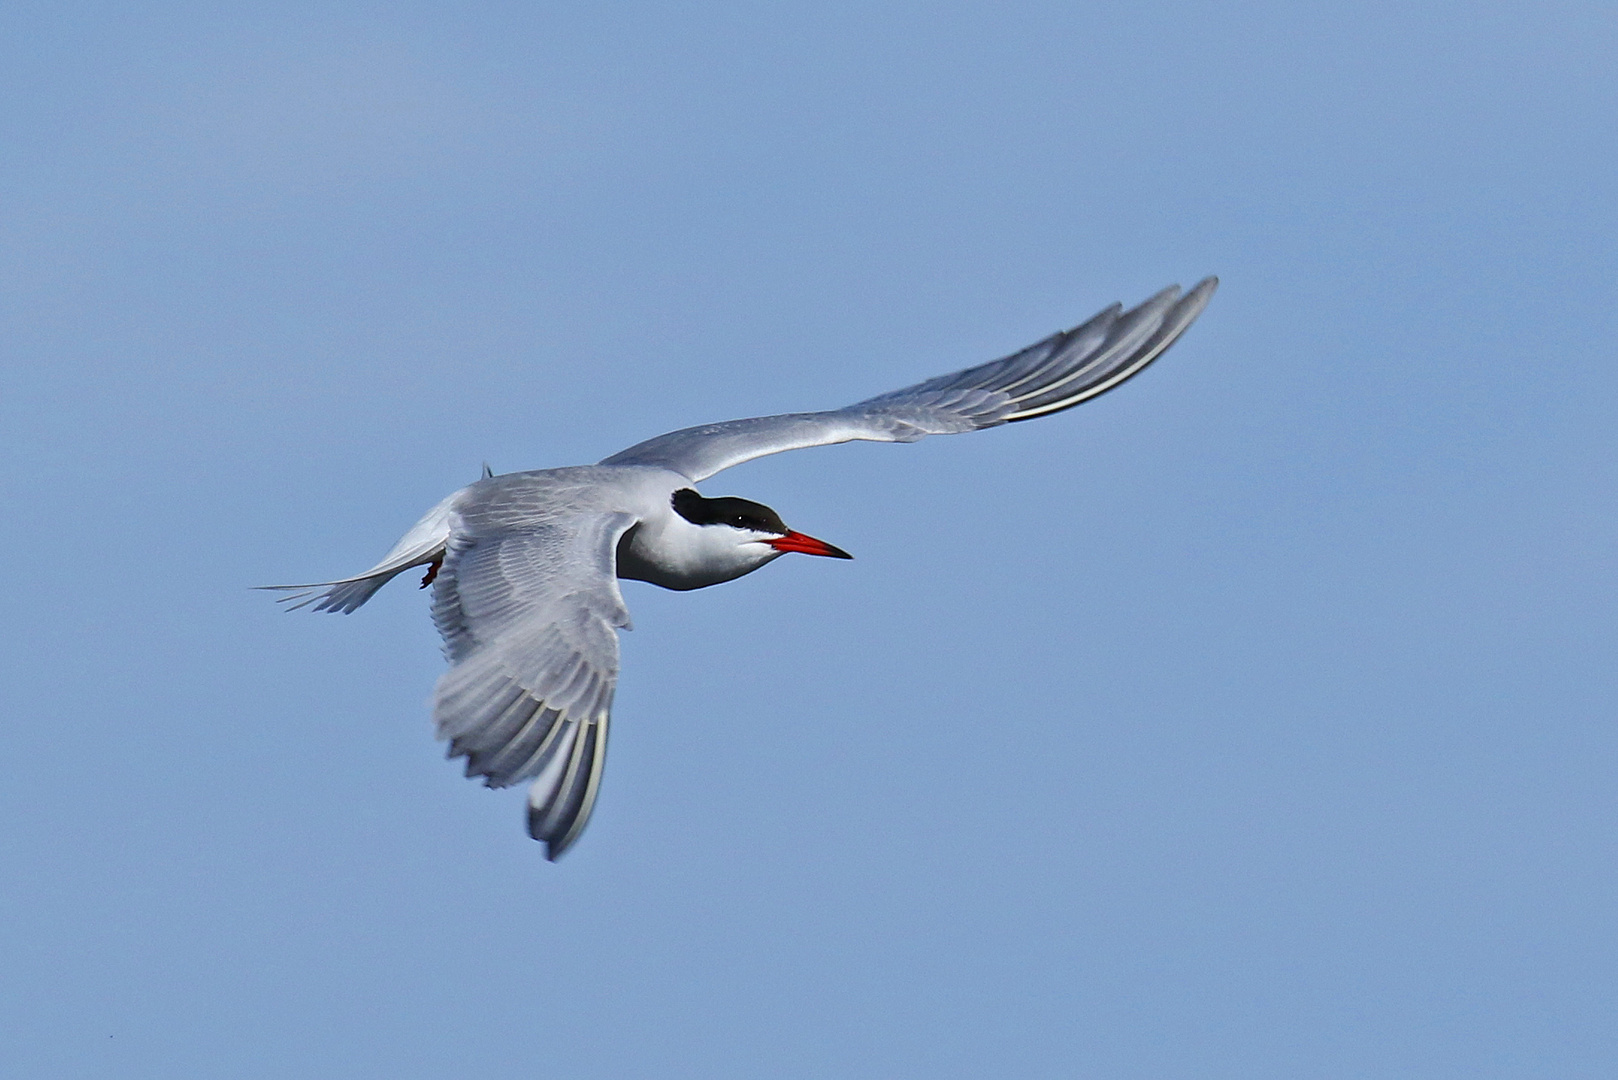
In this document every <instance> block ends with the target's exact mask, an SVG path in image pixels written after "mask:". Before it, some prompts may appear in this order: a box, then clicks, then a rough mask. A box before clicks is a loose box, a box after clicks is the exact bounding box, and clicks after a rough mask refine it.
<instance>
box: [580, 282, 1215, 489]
mask: <svg viewBox="0 0 1618 1080" xmlns="http://www.w3.org/2000/svg"><path fill="white" fill-rule="evenodd" d="M1218 284H1219V282H1218V279H1216V278H1207V279H1205V280H1204V281H1202V282H1200V283H1199V284H1198V285H1197V286H1196V287H1195V288H1194V289H1192V290H1191V291H1190V292H1188V293H1186V294H1185V295H1184V296H1181V295H1180V289H1179V286H1177V285H1176V286H1172V287H1170V288H1167V289H1164V290H1163V291H1162V292H1160V293H1158V294H1157V295H1156V296H1154V297H1152V298H1151V299H1150V300H1147V301H1146V302H1145V303H1143V304H1141V305H1140V306H1139V307H1136V308H1133V309H1131V310H1129V311H1123V310H1122V307H1121V305H1117V304H1115V305H1113V306H1112V307H1110V308H1108V309H1106V310H1105V311H1103V312H1101V313H1100V314H1098V315H1096V316H1095V317H1094V318H1093V319H1091V320H1090V321H1089V322H1086V323H1084V324H1083V325H1081V326H1076V327H1074V328H1073V329H1072V330H1068V331H1065V332H1062V333H1058V334H1052V335H1051V336H1050V337H1048V338H1046V339H1045V340H1043V341H1041V342H1038V343H1037V344H1034V345H1030V346H1029V347H1028V348H1026V349H1024V350H1022V351H1021V352H1018V353H1013V354H1012V355H1011V356H1007V357H1005V358H1004V359H1001V360H995V361H993V362H992V363H988V364H981V365H979V366H977V367H974V368H967V369H966V370H965V371H958V372H955V373H953V374H950V375H942V376H939V377H938V378H936V379H929V380H927V381H926V382H923V383H917V384H916V385H915V386H908V387H905V388H904V389H903V390H895V391H893V392H892V393H889V394H882V395H880V396H878V397H874V398H870V399H868V400H866V401H861V402H859V403H857V404H854V405H850V406H848V407H847V408H843V409H833V410H830V411H827V412H813V413H785V414H783V415H780V416H759V417H754V418H752V419H750V420H731V421H728V422H726V423H720V424H704V425H701V426H699V427H691V428H684V429H682V430H680V431H671V432H669V433H668V434H666V435H659V436H658V437H657V438H655V439H648V440H646V441H645V442H642V443H637V444H635V445H634V446H631V447H630V448H629V449H627V450H621V451H619V452H618V453H616V454H614V455H612V456H611V457H609V458H607V459H606V460H604V461H603V462H601V464H603V465H655V466H659V467H661V468H665V469H672V470H673V471H675V472H677V473H680V474H682V475H684V476H688V477H690V478H691V479H692V480H693V481H696V480H705V479H707V478H708V477H710V476H712V475H713V474H714V473H716V472H719V471H720V470H722V469H728V468H730V467H731V466H732V465H740V464H741V463H742V462H744V461H751V460H753V459H754V458H759V457H764V456H766V455H768V454H779V453H781V452H782V451H784V450H798V449H802V448H804V447H810V446H830V445H831V444H833V443H842V442H852V441H854V440H856V439H863V440H868V441H871V442H914V441H915V440H917V439H921V438H925V437H926V436H928V435H946V434H953V433H955V432H961V431H976V430H978V429H980V428H986V427H994V426H996V425H998V424H1008V423H1013V422H1015V421H1018V420H1031V419H1033V418H1034V417H1036V416H1047V415H1049V414H1051V413H1055V412H1061V411H1062V410H1063V409H1071V408H1072V407H1073V406H1075V405H1078V404H1079V403H1080V402H1084V401H1088V400H1090V399H1091V398H1093V397H1095V396H1096V395H1097V394H1103V393H1106V392H1107V391H1108V390H1111V389H1112V388H1113V387H1115V386H1117V385H1119V384H1120V383H1122V382H1123V381H1124V380H1126V379H1128V378H1130V377H1131V376H1133V375H1136V374H1138V373H1139V372H1141V371H1142V370H1144V369H1145V367H1146V366H1147V365H1148V364H1150V363H1151V362H1152V361H1153V360H1155V359H1157V358H1158V356H1160V355H1162V353H1163V350H1164V349H1167V348H1168V347H1169V346H1170V345H1172V344H1174V342H1175V340H1176V339H1177V338H1179V336H1180V335H1181V334H1183V333H1184V332H1185V330H1186V328H1187V327H1188V326H1190V325H1191V323H1192V321H1193V320H1195V319H1196V317H1197V316H1198V315H1199V314H1201V312H1202V309H1203V308H1204V307H1206V306H1207V304H1208V300H1209V299H1210V298H1211V297H1212V296H1213V292H1214V289H1215V288H1216V287H1217V286H1218Z"/></svg>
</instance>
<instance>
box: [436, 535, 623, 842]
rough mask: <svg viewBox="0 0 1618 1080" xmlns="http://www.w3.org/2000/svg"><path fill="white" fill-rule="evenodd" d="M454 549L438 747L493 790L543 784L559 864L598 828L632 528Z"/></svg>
mask: <svg viewBox="0 0 1618 1080" xmlns="http://www.w3.org/2000/svg"><path fill="white" fill-rule="evenodd" d="M466 516H467V517H468V518H471V519H473V522H472V523H473V528H472V529H471V530H470V531H468V532H467V533H466V534H457V535H456V536H454V537H452V538H451V541H450V544H449V549H448V551H447V552H446V555H445V559H444V565H443V569H442V570H441V571H440V572H439V574H438V578H437V580H436V581H435V582H434V585H433V621H434V623H435V624H436V625H437V626H438V629H439V631H440V633H441V634H442V635H443V637H444V651H445V653H446V654H447V655H448V657H449V659H450V661H451V665H452V666H451V667H450V669H449V671H447V672H445V674H444V676H443V677H442V678H441V679H439V681H438V686H437V688H436V690H435V691H434V695H433V719H434V722H435V724H436V725H437V728H438V735H439V738H442V739H448V740H449V743H450V746H449V753H450V756H451V757H465V758H466V773H467V775H468V776H481V777H483V778H484V782H485V783H486V784H488V785H489V786H490V787H506V786H508V785H510V784H514V783H517V782H518V781H521V780H525V779H528V778H529V777H533V778H534V783H533V785H532V788H531V790H530V793H529V832H530V834H531V835H532V836H533V837H534V839H536V840H541V841H544V842H545V844H546V856H547V857H548V858H552V859H554V858H556V857H558V856H559V855H561V854H562V852H563V851H565V850H567V848H568V847H569V846H570V845H571V844H572V843H573V841H574V840H576V839H577V838H578V836H579V833H581V832H582V831H583V829H584V826H585V824H586V823H587V822H588V821H589V818H590V812H591V810H592V808H593V807H594V805H595V797H596V792H597V790H598V787H599V784H600V780H601V770H602V765H603V763H604V762H605V759H606V746H607V724H608V720H609V715H610V712H611V708H612V695H613V688H614V686H615V684H616V681H617V676H618V637H617V633H616V630H617V628H618V627H622V626H627V625H628V623H629V616H628V612H627V611H626V610H625V608H624V605H623V599H622V597H621V596H620V595H619V592H618V583H617V578H616V574H615V566H614V559H615V552H616V548H617V544H618V540H619V538H620V537H621V536H622V535H623V534H624V532H625V530H627V529H628V528H629V527H630V526H631V525H632V524H634V519H633V518H632V517H630V516H629V515H627V514H595V515H578V516H576V517H571V518H565V519H561V520H551V521H546V522H542V523H538V524H533V525H528V526H524V527H518V528H514V529H513V528H506V529H500V530H497V531H494V532H492V533H484V534H482V535H480V534H479V533H478V532H477V531H476V516H477V511H476V508H475V507H474V508H470V509H469V510H468V512H467V515H466Z"/></svg>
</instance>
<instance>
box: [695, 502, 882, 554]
mask: <svg viewBox="0 0 1618 1080" xmlns="http://www.w3.org/2000/svg"><path fill="white" fill-rule="evenodd" d="M671 502H672V504H673V506H674V512H675V513H677V514H679V515H680V516H681V517H682V518H684V519H685V520H687V521H689V522H690V523H691V524H693V525H699V526H701V527H702V528H703V529H704V530H705V531H708V532H709V534H710V535H711V536H712V537H713V538H714V539H715V540H718V541H719V542H721V543H723V544H725V545H726V546H733V547H734V548H735V549H737V550H738V551H741V552H747V553H748V554H750V555H754V556H755V557H756V559H757V563H758V565H763V564H764V563H766V562H769V561H770V560H771V559H775V558H778V557H779V556H781V555H784V554H785V553H787V552H789V551H797V552H802V553H803V554H805V555H825V556H828V557H830V558H833V559H852V558H853V557H854V556H852V555H850V554H849V553H848V552H846V551H844V550H843V549H842V548H837V547H833V546H832V545H830V544H828V543H826V542H825V541H824V540H816V539H815V538H814V537H812V536H806V535H804V534H803V533H801V532H794V531H792V530H791V529H789V528H787V527H786V524H785V523H784V522H783V521H782V520H781V515H780V514H777V513H776V512H775V511H774V510H771V509H770V508H769V507H768V506H765V505H764V504H763V503H756V502H753V501H751V500H749V499H736V498H719V499H708V498H704V497H703V496H701V495H699V494H697V493H696V492H695V491H693V490H692V489H690V488H681V489H680V490H679V491H676V492H675V493H674V496H673V498H672V500H671Z"/></svg>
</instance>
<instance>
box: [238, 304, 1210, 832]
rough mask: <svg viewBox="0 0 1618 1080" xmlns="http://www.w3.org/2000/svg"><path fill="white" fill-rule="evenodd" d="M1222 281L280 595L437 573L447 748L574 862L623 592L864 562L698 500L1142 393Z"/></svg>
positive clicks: (752, 429) (474, 499)
mask: <svg viewBox="0 0 1618 1080" xmlns="http://www.w3.org/2000/svg"><path fill="white" fill-rule="evenodd" d="M1217 285H1218V281H1217V279H1215V278H1211V277H1210V278H1208V279H1206V280H1204V281H1202V282H1201V283H1200V284H1198V285H1197V286H1196V287H1195V288H1193V289H1192V290H1191V291H1190V292H1188V293H1185V294H1184V295H1181V293H1180V289H1179V287H1178V286H1172V287H1170V288H1167V289H1164V290H1163V291H1162V292H1160V293H1158V294H1157V295H1156V296H1153V297H1152V298H1151V299H1149V300H1147V301H1145V302H1144V303H1142V304H1140V305H1139V306H1138V307H1135V308H1132V309H1130V310H1129V311H1124V310H1123V307H1122V305H1121V304H1114V305H1113V306H1112V307H1109V308H1107V309H1106V310H1105V311H1102V312H1101V313H1100V314H1098V315H1096V316H1095V317H1094V318H1092V319H1090V320H1089V321H1088V322H1085V323H1083V324H1082V325H1080V326H1076V327H1074V328H1073V329H1071V330H1066V331H1063V332H1061V333H1056V334H1052V335H1051V336H1050V337H1048V338H1046V339H1044V340H1043V341H1040V342H1038V343H1036V344H1034V345H1030V346H1029V347H1028V348H1026V349H1023V350H1022V351H1021V352H1017V353H1013V354H1012V355H1010V356H1007V357H1005V358H1003V359H1000V360H996V361H993V362H992V363H988V364H982V365H979V366H978V367H973V368H967V369H966V370H965V371H958V372H955V373H954V374H951V375H941V376H939V377H938V378H936V379H929V380H927V381H926V382H922V383H917V384H916V385H914V386H909V387H906V388H905V389H903V390H895V391H893V392H892V393H888V394H881V395H879V396H877V397H873V398H868V399H866V400H865V401H861V402H859V403H858V404H855V405H850V406H848V407H847V408H843V409H833V410H830V411H827V412H808V413H786V414H783V415H780V416H759V417H753V418H752V419H749V420H731V421H728V422H726V423H721V424H705V425H703V426H701V427H692V428H684V429H682V430H680V431H673V432H670V433H668V434H667V435H659V436H658V437H657V438H655V439H648V440H647V441H645V442H643V443H637V444H636V445H634V446H631V447H630V448H629V449H627V450H621V451H619V452H618V453H616V454H613V455H612V456H611V457H609V458H607V459H605V460H604V461H602V462H601V463H600V464H597V465H580V466H575V467H571V468H563V469H539V470H536V471H532V472H515V473H506V474H503V475H500V476H495V475H493V474H492V473H491V472H490V470H489V469H488V467H487V466H485V467H484V476H483V478H482V479H480V480H478V481H477V482H476V483H474V484H470V485H468V486H467V487H464V488H462V489H461V490H459V491H457V492H455V494H453V495H451V496H450V497H449V498H447V499H445V500H444V501H443V502H441V503H439V504H438V505H437V506H435V507H433V508H432V509H431V510H429V511H428V512H427V515H426V516H425V517H423V518H422V519H421V520H420V521H418V522H417V523H416V524H415V526H414V527H412V528H411V529H410V531H409V532H407V533H406V534H405V535H404V538H403V539H401V540H400V541H399V542H398V543H397V544H396V545H394V548H393V550H392V551H390V552H388V554H387V555H386V556H385V557H384V558H383V559H382V561H381V562H379V563H377V564H376V565H375V566H373V567H372V568H371V569H369V570H367V571H366V572H365V573H363V574H360V575H358V576H356V577H350V578H342V579H339V580H337V581H327V582H320V583H318V584H312V585H272V586H267V588H270V589H275V590H279V591H283V592H286V593H288V594H289V595H287V596H285V597H282V602H290V605H291V608H293V609H295V608H301V607H313V609H314V610H315V611H332V612H341V613H344V614H347V613H349V612H352V611H354V610H355V609H356V608H358V607H359V606H360V605H361V604H364V603H365V602H366V601H367V600H369V599H370V598H371V596H372V595H373V594H374V593H375V592H376V591H377V590H378V589H380V588H381V587H382V586H383V585H386V584H387V583H388V582H389V581H390V580H392V578H393V577H395V576H396V575H398V574H401V573H403V572H404V571H406V570H409V569H410V568H412V567H418V566H425V567H427V571H426V575H425V576H424V578H423V579H422V586H423V587H424V588H425V587H426V586H428V585H431V586H432V590H433V594H432V616H433V624H434V625H435V626H437V628H438V632H439V633H440V634H441V635H442V636H443V639H444V653H445V655H446V657H447V658H448V660H449V663H450V667H449V670H448V671H447V672H445V673H444V675H443V677H442V678H440V679H439V680H438V685H437V687H436V689H435V690H434V693H433V720H434V723H435V724H436V726H437V730H438V737H439V738H440V739H447V740H449V756H450V757H452V758H453V757H464V758H465V759H466V775H467V776H481V777H482V778H483V782H484V783H485V784H487V785H488V786H489V787H497V788H498V787H507V786H509V785H512V784H516V783H518V782H519V781H522V780H527V779H530V778H531V779H532V780H533V783H532V785H531V786H530V787H529V793H528V832H529V835H530V836H532V837H533V838H534V839H535V840H539V841H541V842H543V843H544V844H545V855H546V857H547V858H549V859H553V860H554V859H556V858H557V857H558V856H560V855H561V854H562V853H563V852H564V851H566V850H567V849H568V848H569V847H570V846H572V844H573V842H574V841H575V840H577V839H578V838H579V834H580V833H581V832H582V831H583V830H584V827H585V825H586V823H587V822H588V821H589V820H590V811H591V809H592V808H593V807H594V806H595V801H596V793H597V792H598V790H599V789H600V784H601V772H602V765H603V762H604V761H605V758H606V752H607V722H608V718H609V715H610V713H611V708H612V695H613V687H614V685H615V684H616V682H617V678H618V636H617V631H618V630H619V629H626V628H628V627H629V612H628V610H626V609H625V607H624V600H623V597H622V596H621V595H620V593H619V590H618V579H619V578H627V579H629V580H632V581H648V582H651V583H652V584H653V585H661V586H662V587H663V588H665V589H678V590H685V589H702V588H706V587H707V586H709V585H717V584H719V583H720V582H723V581H730V580H732V579H734V578H738V577H741V576H742V575H743V574H750V573H752V572H753V571H754V570H757V569H758V568H759V567H761V566H764V565H765V564H767V563H770V562H773V561H774V560H776V559H778V558H780V557H781V556H782V555H784V554H786V553H788V552H800V553H802V554H805V555H823V556H829V557H831V558H834V559H847V558H851V556H850V555H849V554H848V553H847V552H845V551H842V550H841V549H839V548H836V547H833V546H832V545H831V544H828V543H826V542H825V541H823V540H817V539H815V538H814V537H812V536H807V535H805V534H803V533H801V532H797V531H795V530H793V529H791V528H788V527H787V525H786V523H785V522H783V521H782V520H781V517H780V515H779V514H777V513H776V512H775V511H774V510H772V509H770V508H769V507H768V506H764V505H762V504H760V503H756V502H752V501H750V500H747V499H738V498H710V497H708V496H705V495H702V494H700V493H699V492H698V491H697V489H696V487H695V485H696V484H698V483H700V482H702V481H703V480H706V479H708V478H709V477H711V476H713V475H714V474H715V473H717V472H719V471H721V470H723V469H728V468H730V467H731V466H732V465H739V464H741V463H742V462H744V461H751V460H752V459H754V458H758V457H764V456H765V455H767V454H778V453H780V452H781V451H783V450H797V449H800V448H802V447H808V446H830V445H832V444H834V443H843V442H850V441H853V440H857V439H860V440H868V441H871V442H914V441H916V440H917V439H921V438H924V437H926V436H928V435H945V434H953V433H955V432H961V431H977V430H979V429H981V428H988V427H996V426H998V425H1000V424H1009V423H1014V422H1016V421H1018V420H1032V419H1033V418H1034V417H1036V416H1048V415H1050V414H1051V413H1057V412H1061V411H1062V410H1063V409H1070V408H1072V407H1073V406H1075V405H1078V404H1079V403H1080V402H1084V401H1088V400H1089V399H1091V398H1093V397H1095V396H1096V395H1098V394H1102V393H1105V392H1106V391H1108V390H1111V389H1112V388H1113V387H1115V386H1117V385H1119V384H1120V383H1122V382H1124V381H1125V380H1126V379H1128V378H1130V377H1131V376H1133V375H1136V374H1138V373H1139V372H1140V371H1141V370H1142V369H1144V368H1145V367H1146V366H1147V365H1148V364H1150V363H1151V362H1152V361H1153V360H1155V359H1157V357H1158V356H1159V355H1161V354H1162V352H1163V350H1165V349H1167V348H1168V347H1169V346H1170V345H1172V344H1174V342H1175V340H1176V339H1178V338H1179V336H1180V335H1181V334H1183V333H1184V332H1185V330H1186V328H1187V327H1189V326H1190V325H1191V323H1192V321H1193V320H1195V319H1196V317H1197V316H1198V315H1199V314H1200V313H1201V312H1202V309H1203V308H1204V307H1205V306H1207V303H1208V300H1209V299H1210V298H1211V297H1212V296H1213V292H1214V289H1215V287H1216V286H1217Z"/></svg>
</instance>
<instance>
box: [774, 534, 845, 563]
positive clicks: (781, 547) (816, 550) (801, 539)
mask: <svg viewBox="0 0 1618 1080" xmlns="http://www.w3.org/2000/svg"><path fill="white" fill-rule="evenodd" d="M764 542H765V543H766V544H768V545H770V546H771V547H772V548H774V549H775V550H776V551H801V552H803V554H805V555H826V556H829V557H830V558H833V559H852V558H853V557H854V556H852V555H850V554H849V553H848V552H846V551H844V550H843V549H842V548H836V547H832V546H831V545H830V544H828V543H826V541H824V540H816V539H815V538H814V537H812V536H805V535H803V533H801V532H789V533H787V534H786V535H785V536H777V537H776V538H775V539H774V540H766V541H764Z"/></svg>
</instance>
